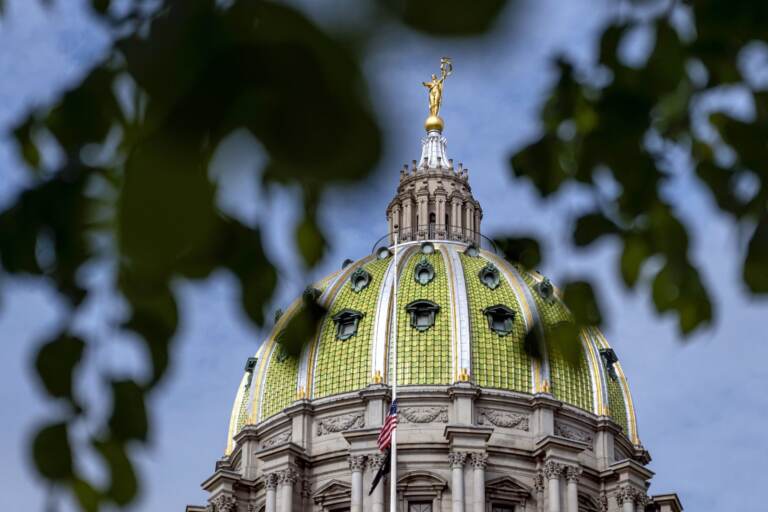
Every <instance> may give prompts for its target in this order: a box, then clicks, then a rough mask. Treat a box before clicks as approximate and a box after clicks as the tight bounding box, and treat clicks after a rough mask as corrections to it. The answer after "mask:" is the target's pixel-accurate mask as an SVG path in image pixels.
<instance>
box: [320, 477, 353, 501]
mask: <svg viewBox="0 0 768 512" xmlns="http://www.w3.org/2000/svg"><path fill="white" fill-rule="evenodd" d="M351 495H352V486H351V485H349V483H348V482H343V481H341V480H329V481H328V482H326V483H324V484H323V485H321V486H320V487H319V488H318V489H317V490H316V491H315V492H313V493H312V499H314V501H315V503H317V504H318V505H323V504H326V503H333V502H337V501H348V500H349V498H350V496H351Z"/></svg>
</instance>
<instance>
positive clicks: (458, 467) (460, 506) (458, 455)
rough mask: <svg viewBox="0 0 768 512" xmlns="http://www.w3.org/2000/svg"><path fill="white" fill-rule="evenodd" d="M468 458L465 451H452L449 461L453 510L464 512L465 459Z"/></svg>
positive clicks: (454, 511)
mask: <svg viewBox="0 0 768 512" xmlns="http://www.w3.org/2000/svg"><path fill="white" fill-rule="evenodd" d="M466 459H467V454H466V453H465V452H451V453H449V454H448V462H449V463H450V465H451V477H452V478H451V496H452V498H453V508H452V510H453V512H464V461H465V460H466Z"/></svg>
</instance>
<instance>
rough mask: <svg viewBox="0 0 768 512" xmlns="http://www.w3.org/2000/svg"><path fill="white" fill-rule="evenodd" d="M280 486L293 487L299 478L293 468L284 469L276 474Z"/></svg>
mask: <svg viewBox="0 0 768 512" xmlns="http://www.w3.org/2000/svg"><path fill="white" fill-rule="evenodd" d="M277 478H278V480H279V482H280V485H293V484H295V483H296V480H298V478H299V474H298V473H297V472H296V470H295V469H293V468H288V469H284V470H282V471H280V472H278V474H277Z"/></svg>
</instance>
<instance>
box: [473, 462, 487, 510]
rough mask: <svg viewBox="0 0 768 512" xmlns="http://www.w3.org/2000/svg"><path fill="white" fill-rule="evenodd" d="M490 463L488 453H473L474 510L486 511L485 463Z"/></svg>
mask: <svg viewBox="0 0 768 512" xmlns="http://www.w3.org/2000/svg"><path fill="white" fill-rule="evenodd" d="M487 463H488V454H487V453H473V454H472V467H473V468H474V483H475V485H474V489H473V494H474V496H473V500H472V501H473V502H474V507H473V508H472V510H473V512H485V465H486V464H487Z"/></svg>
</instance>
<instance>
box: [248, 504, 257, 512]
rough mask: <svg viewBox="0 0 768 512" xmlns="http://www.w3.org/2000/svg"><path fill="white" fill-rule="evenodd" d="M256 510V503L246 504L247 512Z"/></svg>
mask: <svg viewBox="0 0 768 512" xmlns="http://www.w3.org/2000/svg"><path fill="white" fill-rule="evenodd" d="M258 511H259V506H258V505H256V504H255V503H249V504H248V512H258Z"/></svg>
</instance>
